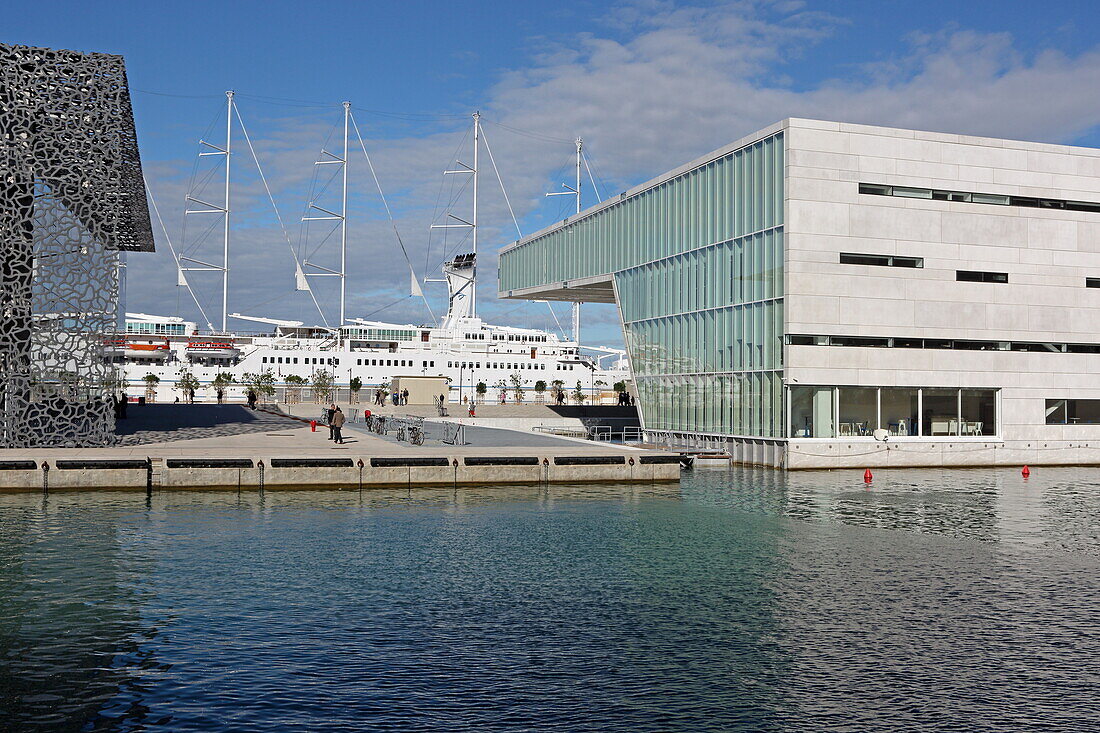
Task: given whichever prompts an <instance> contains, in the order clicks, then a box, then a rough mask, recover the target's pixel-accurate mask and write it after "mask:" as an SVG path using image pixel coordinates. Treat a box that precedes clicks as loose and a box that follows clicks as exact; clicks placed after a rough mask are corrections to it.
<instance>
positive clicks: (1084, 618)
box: [0, 469, 1100, 731]
mask: <svg viewBox="0 0 1100 733" xmlns="http://www.w3.org/2000/svg"><path fill="white" fill-rule="evenodd" d="M853 475H854V474H853ZM685 476H686V478H685V481H684V482H683V484H682V486H681V487H679V488H676V487H669V486H643V487H634V486H616V485H610V486H597V487H593V486H583V487H582V486H576V487H573V486H563V487H552V488H550V489H542V490H540V489H538V488H528V487H521V488H493V487H487V488H484V489H469V490H460V491H458V492H453V491H436V490H413V491H396V492H389V491H376V492H365V493H364V494H362V495H360V494H358V493H357V492H339V493H335V492H327V493H326V492H300V493H299V492H295V493H274V492H268V493H267V494H266V495H265V496H264V497H263V498H260V497H258V496H257V495H255V494H250V493H247V492H246V493H243V494H241V495H237V494H236V493H224V494H223V493H211V494H180V493H163V494H159V495H157V496H154V497H153V499H152V500H151V501H150V502H149V503H148V505H146V504H145V503H144V497H142V496H141V495H139V494H132V493H119V494H56V495H52V496H50V497H49V498H47V499H42V498H41V497H37V496H31V495H9V496H2V497H0V587H2V588H3V589H4V592H3V593H2V594H0V659H2V664H0V719H2V720H5V721H7V723H6V724H5V725H7V726H9V727H11V728H12V729H16V730H34V729H44V730H53V729H68V730H81V729H85V730H101V729H102V730H108V729H109V730H139V729H140V730H164V731H168V730H171V731H178V730H211V729H232V730H271V729H279V730H317V729H330V730H335V729H359V730H402V731H406V730H470V731H474V730H477V731H484V730H532V729H539V730H545V729H557V730H568V731H588V730H591V731H596V730H599V731H614V730H621V731H658V730H661V731H665V730H689V731H698V730H737V729H742V730H777V731H778V730H867V729H876V730H878V729H897V730H939V729H943V728H956V729H967V730H979V731H981V730H990V731H992V730H1006V729H1021V728H1030V727H1037V726H1040V725H1042V726H1048V727H1049V728H1062V729H1065V730H1082V729H1084V728H1086V727H1088V726H1090V725H1092V723H1093V721H1095V720H1096V719H1097V717H1098V714H1100V709H1098V705H1097V702H1096V694H1095V693H1096V690H1097V689H1100V684H1098V683H1100V679H1098V676H1097V673H1096V672H1095V671H1094V669H1095V667H1096V665H1095V660H1096V659H1097V658H1100V632H1098V631H1097V629H1098V628H1100V625H1098V624H1097V622H1098V621H1100V600H1098V599H1100V593H1098V591H1100V587H1098V586H1100V582H1098V581H1097V573H1096V571H1097V564H1098V560H1097V558H1098V557H1100V551H1098V548H1100V541H1098V539H1097V530H1096V528H1097V527H1098V526H1100V522H1097V519H1098V518H1100V500H1098V497H1100V486H1098V485H1097V483H1096V479H1095V477H1094V473H1093V472H1090V471H1085V470H1080V469H1078V470H1069V469H1067V470H1063V471H1054V470H1044V471H1041V472H1037V475H1036V474H1033V477H1032V479H1031V480H1030V481H1029V482H1027V483H1026V484H1024V483H1023V482H1022V481H1021V480H1020V479H1019V478H1018V477H1016V476H1015V475H1010V474H1009V472H1003V475H1002V474H1000V473H996V472H982V473H978V472H970V471H956V472H951V471H925V472H916V471H909V472H906V471H895V472H883V473H882V474H881V475H880V476H877V477H876V481H875V483H874V484H873V485H872V487H871V488H870V489H867V488H865V487H863V486H862V480H861V478H860V477H859V476H855V477H854V479H853V477H851V476H848V475H847V473H846V472H829V473H824V472H822V473H813V474H810V473H796V474H791V475H783V474H779V473H774V472H765V471H752V470H739V471H729V472H709V471H708V472H702V471H700V472H697V473H696V474H694V475H691V474H685ZM0 728H4V725H0Z"/></svg>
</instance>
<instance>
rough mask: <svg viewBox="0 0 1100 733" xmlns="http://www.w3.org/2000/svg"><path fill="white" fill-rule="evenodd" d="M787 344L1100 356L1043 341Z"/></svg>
mask: <svg viewBox="0 0 1100 733" xmlns="http://www.w3.org/2000/svg"><path fill="white" fill-rule="evenodd" d="M784 338H785V341H786V343H788V344H794V345H799V346H879V347H881V346H885V347H890V348H897V349H955V350H960V351H1029V352H1033V353H1038V354H1100V342H1096V343H1084V344H1082V343H1077V344H1068V343H1054V342H1043V341H1011V342H1009V341H994V340H978V339H931V338H915V337H908V336H907V337H902V336H892V337H887V336H881V337H880V336H820V335H814V334H787V335H786V336H785V337H784Z"/></svg>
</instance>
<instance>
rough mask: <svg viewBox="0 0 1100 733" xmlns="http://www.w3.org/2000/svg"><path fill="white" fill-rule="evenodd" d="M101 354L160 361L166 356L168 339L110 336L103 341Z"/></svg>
mask: <svg viewBox="0 0 1100 733" xmlns="http://www.w3.org/2000/svg"><path fill="white" fill-rule="evenodd" d="M102 350H103V355H104V356H109V357H114V356H124V357H126V358H127V359H156V360H157V361H160V360H162V359H166V358H168V354H169V351H170V349H169V346H168V339H155V340H147V339H146V340H141V341H137V340H135V339H132V338H111V339H104V341H103V346H102Z"/></svg>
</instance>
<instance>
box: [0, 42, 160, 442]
mask: <svg viewBox="0 0 1100 733" xmlns="http://www.w3.org/2000/svg"><path fill="white" fill-rule="evenodd" d="M0 101H2V103H0V141H2V142H0V146H2V147H0V156H2V159H0V167H2V168H3V171H4V176H5V178H4V181H3V182H2V183H0V261H2V262H3V267H2V269H0V424H2V426H3V430H2V434H0V445H3V446H8V447H23V446H36V445H43V446H53V445H71V446H75V445H102V444H104V443H106V442H107V441H108V440H109V438H110V436H111V430H112V428H113V425H114V422H113V413H112V410H111V407H110V405H109V403H108V398H109V396H110V393H111V374H112V368H111V367H110V366H109V365H108V364H107V363H106V362H105V361H104V360H103V358H102V352H101V349H102V347H103V338H104V336H105V334H107V333H110V332H111V331H113V330H114V328H115V325H116V321H117V311H118V272H119V261H118V260H119V253H120V252H121V251H127V250H129V251H151V250H152V249H153V238H152V231H151V229H150V226H149V213H148V210H147V208H146V201H145V186H144V183H143V181H142V176H141V162H140V160H139V158H138V149H137V138H136V135H135V132H134V123H133V115H132V114H131V111H130V97H129V91H128V89H127V86H126V71H125V67H124V66H123V61H122V58H121V57H119V56H109V55H106V54H82V53H76V52H73V51H56V50H53V49H46V48H29V47H26V46H8V45H3V44H0Z"/></svg>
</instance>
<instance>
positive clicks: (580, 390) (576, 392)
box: [573, 380, 584, 405]
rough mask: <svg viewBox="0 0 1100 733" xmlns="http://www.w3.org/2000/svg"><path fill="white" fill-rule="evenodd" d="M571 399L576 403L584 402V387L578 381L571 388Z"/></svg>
mask: <svg viewBox="0 0 1100 733" xmlns="http://www.w3.org/2000/svg"><path fill="white" fill-rule="evenodd" d="M573 400H574V401H575V402H576V403H577V404H578V405H580V404H583V403H584V387H582V386H581V383H580V381H579V380H578V381H577V386H576V387H574V388H573Z"/></svg>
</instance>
